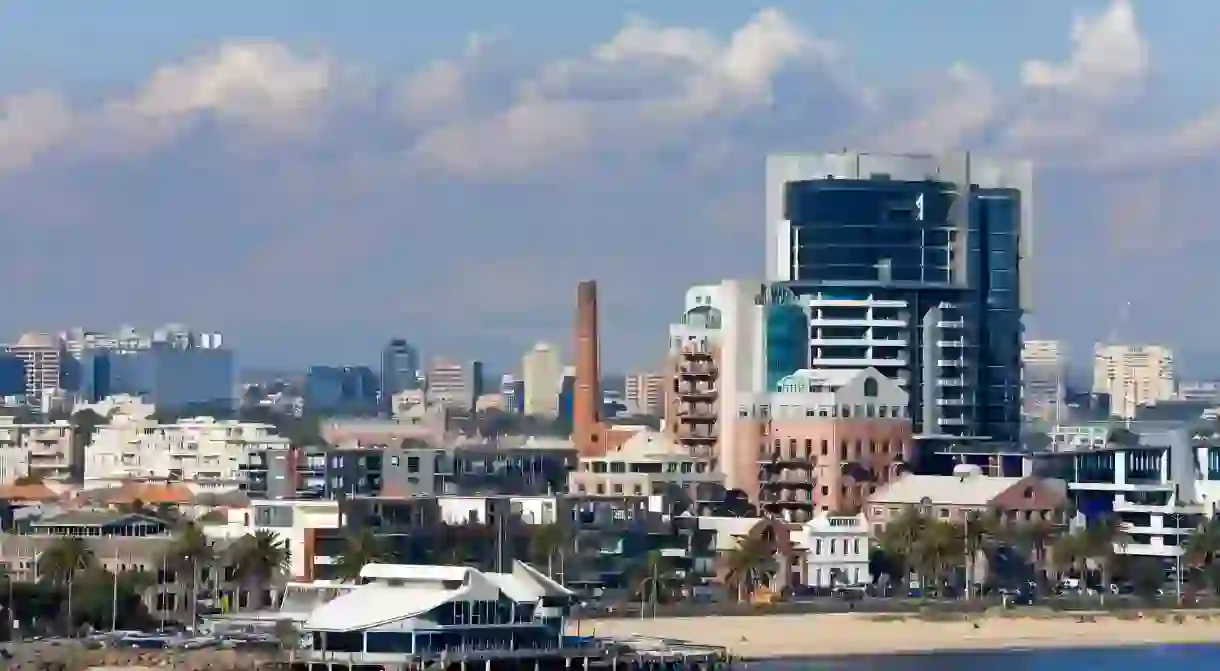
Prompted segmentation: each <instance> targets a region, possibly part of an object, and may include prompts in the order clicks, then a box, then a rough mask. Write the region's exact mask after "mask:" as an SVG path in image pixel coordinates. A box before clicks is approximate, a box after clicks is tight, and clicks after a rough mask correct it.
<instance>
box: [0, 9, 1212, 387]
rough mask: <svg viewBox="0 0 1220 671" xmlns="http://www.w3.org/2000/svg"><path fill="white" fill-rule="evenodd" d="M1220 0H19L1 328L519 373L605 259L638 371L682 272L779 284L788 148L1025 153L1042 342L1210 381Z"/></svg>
mask: <svg viewBox="0 0 1220 671" xmlns="http://www.w3.org/2000/svg"><path fill="white" fill-rule="evenodd" d="M119 7H128V11H122V10H120V9H119ZM137 8H138V9H137ZM1218 23H1220V5H1217V4H1216V3H1214V2H1203V0H1175V2H1172V3H1170V2H1148V1H1147V0H1144V1H1143V2H1141V1H1140V0H1110V1H1105V0H1080V1H1069V0H1026V1H1025V2H1021V3H999V2H977V0H922V1H921V2H919V3H912V2H906V1H905V0H869V1H868V2H861V1H860V0H853V1H849V0H792V1H788V2H783V1H780V2H774V3H759V2H753V1H738V0H735V1H734V2H719V3H715V2H712V3H709V2H706V0H703V1H701V2H695V1H694V0H668V1H667V2H649V3H644V2H638V1H637V2H627V1H624V0H598V2H586V3H571V2H559V1H558V0H554V1H552V0H518V1H517V2H512V3H504V2H490V1H488V0H450V1H449V2H446V3H440V4H429V5H428V11H427V12H420V11H419V7H418V6H417V5H416V3H405V2H390V1H389V0H381V1H374V0H345V1H344V2H333V1H331V0H259V2H253V3H252V2H240V3H239V2H237V1H236V0H212V1H211V2H207V3H153V2H141V3H135V2H131V1H130V0H129V1H128V2H126V3H125V2H119V1H117V0H116V2H114V3H109V4H107V5H106V7H105V9H102V6H101V5H99V4H97V3H83V2H70V1H68V0H58V1H55V0H53V1H49V2H48V1H47V0H0V232H2V237H0V241H2V242H0V244H2V245H3V247H2V249H3V250H5V251H6V252H7V253H6V254H5V261H4V263H2V264H0V281H2V282H3V283H4V286H5V287H6V288H7V291H5V292H4V297H3V305H4V307H5V309H4V311H3V317H0V338H3V337H11V338H15V337H16V336H17V335H18V334H19V333H21V332H23V331H31V330H33V331H57V330H62V329H66V328H69V327H72V326H84V327H87V328H91V329H110V328H114V327H117V326H119V325H121V324H138V325H146V326H155V325H157V324H161V323H167V322H182V323H187V324H191V325H194V326H196V327H199V328H206V329H209V330H211V329H215V330H220V331H223V332H225V333H226V336H227V338H228V342H229V343H230V344H231V345H233V346H234V347H236V348H237V349H238V351H239V354H240V357H241V361H242V363H243V364H245V365H260V366H301V365H305V364H308V363H327V364H338V365H348V364H350V365H356V364H374V363H376V361H377V357H378V354H377V351H378V348H379V346H380V344H381V343H383V342H384V341H385V340H387V339H389V338H390V337H405V338H408V339H409V340H411V341H412V342H415V343H417V344H418V345H419V346H420V347H421V349H422V350H423V352H424V354H425V356H433V355H447V356H451V357H458V358H470V357H475V356H478V357H481V358H484V359H486V360H489V361H491V362H492V364H493V366H495V367H496V368H497V369H501V370H512V369H513V368H515V366H516V362H517V361H518V360H519V357H520V355H521V354H522V353H523V352H524V351H525V350H526V349H528V348H529V346H530V345H531V344H532V343H534V342H535V341H538V340H546V341H551V342H556V343H558V344H559V345H560V346H561V347H563V348H568V347H569V346H570V341H571V324H572V312H573V305H574V303H575V293H576V283H577V282H578V281H579V280H581V279H596V280H598V282H599V289H600V293H601V303H602V329H603V334H602V337H603V345H602V352H603V358H604V362H605V363H604V366H605V367H606V368H607V369H610V370H626V369H629V368H636V367H640V368H645V367H650V366H655V365H657V364H658V363H659V362H660V359H661V357H662V354H663V350H664V348H665V342H666V328H667V324H669V323H670V322H672V321H674V320H675V319H676V318H677V317H678V316H679V315H680V312H681V309H682V300H683V295H684V293H685V290H686V289H687V288H688V287H689V286H691V285H694V284H700V283H713V282H717V281H719V280H721V279H724V278H741V279H755V278H761V277H762V273H763V261H764V246H763V231H764V229H765V221H764V216H763V204H762V190H763V189H762V186H763V168H764V158H765V156H766V155H767V153H769V152H799V151H809V152H820V151H826V150H834V149H840V148H843V147H852V148H857V149H861V150H868V151H900V152H901V151H912V152H913V151H918V152H925V151H926V152H948V151H961V150H970V151H977V152H981V153H989V154H995V155H999V156H1011V157H1027V158H1029V159H1031V160H1033V161H1034V164H1035V166H1036V173H1035V175H1036V187H1035V193H1034V202H1035V218H1034V222H1033V230H1034V250H1035V258H1034V260H1033V262H1032V272H1033V273H1034V288H1035V291H1034V305H1033V310H1032V312H1031V314H1030V315H1029V316H1028V317H1027V320H1026V321H1027V326H1028V329H1029V332H1030V333H1031V335H1033V336H1037V337H1050V338H1059V339H1062V340H1064V341H1066V342H1067V343H1068V344H1069V346H1070V347H1071V351H1072V352H1073V354H1074V355H1075V356H1076V357H1077V358H1078V359H1079V360H1080V361H1087V359H1088V357H1089V353H1090V350H1091V348H1092V344H1093V343H1094V342H1095V341H1097V340H1103V339H1107V338H1110V337H1114V336H1117V337H1118V338H1119V339H1121V340H1124V341H1131V342H1141V341H1142V342H1158V343H1167V344H1170V345H1172V346H1174V347H1175V348H1177V349H1178V351H1179V360H1180V361H1181V362H1183V364H1184V366H1189V368H1188V369H1187V370H1186V371H1184V372H1186V373H1188V374H1192V375H1205V374H1220V340H1217V339H1216V338H1214V337H1213V336H1212V333H1213V332H1214V331H1215V330H1216V328H1217V327H1218V326H1220V314H1218V313H1217V311H1216V310H1215V309H1214V307H1215V305H1216V300H1215V298H1214V294H1215V289H1214V287H1215V285H1216V283H1217V280H1220V264H1217V263H1215V259H1216V258H1217V257H1218V256H1220V232H1218V230H1220V229H1218V228H1217V226H1216V225H1215V222H1213V217H1214V213H1215V211H1216V209H1217V208H1216V207H1215V205H1214V191H1215V188H1216V185H1217V184H1220V93H1218V92H1220V69H1217V68H1212V67H1208V66H1207V64H1208V63H1210V62H1211V61H1212V60H1214V59H1215V58H1216V57H1217V56H1218V55H1220V53H1218V52H1217V49H1218V48H1220V47H1217V46H1216V44H1215V37H1214V35H1215V26H1216V25H1217V24H1218ZM1128 304H1129V306H1128V307H1124V306H1125V305H1128ZM5 334H7V335H5Z"/></svg>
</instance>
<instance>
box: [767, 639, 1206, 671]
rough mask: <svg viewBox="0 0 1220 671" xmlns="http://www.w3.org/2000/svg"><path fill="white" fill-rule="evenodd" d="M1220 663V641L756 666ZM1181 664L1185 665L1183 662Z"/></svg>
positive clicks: (946, 668)
mask: <svg viewBox="0 0 1220 671" xmlns="http://www.w3.org/2000/svg"><path fill="white" fill-rule="evenodd" d="M1153 664H1156V665H1175V666H1174V667H1173V668H1193V669H1217V668H1220V645H1214V644H1206V645H1157V646H1147V647H1129V648H1082V649H1070V650H1066V649H1058V650H1053V649H1037V650H1034V649H1027V650H987V651H977V652H963V651H952V652H934V653H921V654H902V655H869V656H860V657H843V658H839V659H783V660H774V661H767V662H751V663H750V665H749V669H750V671H855V670H856V669H860V670H867V671H978V670H979V669H986V670H987V671H1060V670H1063V671H1068V670H1070V671H1092V670H1093V669H1105V670H1106V671H1144V670H1145V669H1147V668H1149V665H1153ZM1177 665H1181V666H1177Z"/></svg>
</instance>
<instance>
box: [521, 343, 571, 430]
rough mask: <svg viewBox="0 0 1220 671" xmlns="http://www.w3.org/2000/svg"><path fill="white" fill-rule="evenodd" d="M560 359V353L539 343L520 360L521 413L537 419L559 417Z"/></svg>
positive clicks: (561, 366)
mask: <svg viewBox="0 0 1220 671" xmlns="http://www.w3.org/2000/svg"><path fill="white" fill-rule="evenodd" d="M562 375H563V359H562V357H560V355H559V349H558V348H556V347H555V346H554V345H551V344H550V343H544V342H540V343H538V344H537V345H534V348H533V349H531V350H530V351H529V352H526V354H525V356H523V357H521V378H522V381H523V382H525V404H524V412H525V414H527V415H533V416H536V417H557V416H558V415H559V383H560V377H561V376H562Z"/></svg>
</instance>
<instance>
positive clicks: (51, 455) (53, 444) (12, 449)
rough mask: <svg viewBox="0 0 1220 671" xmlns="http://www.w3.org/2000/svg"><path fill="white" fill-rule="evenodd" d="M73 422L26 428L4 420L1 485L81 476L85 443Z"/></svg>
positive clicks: (1, 422)
mask: <svg viewBox="0 0 1220 671" xmlns="http://www.w3.org/2000/svg"><path fill="white" fill-rule="evenodd" d="M74 435H75V430H74V428H73V427H72V425H71V424H70V423H69V422H66V421H58V422H48V423H39V424H23V423H19V422H16V421H14V418H13V417H0V482H12V481H13V480H15V479H17V478H22V477H28V476H34V477H36V478H38V479H47V480H57V481H61V482H63V481H69V480H77V479H78V478H79V476H80V472H81V471H80V469H81V464H82V461H83V459H84V442H83V441H77V440H76V439H75V438H74Z"/></svg>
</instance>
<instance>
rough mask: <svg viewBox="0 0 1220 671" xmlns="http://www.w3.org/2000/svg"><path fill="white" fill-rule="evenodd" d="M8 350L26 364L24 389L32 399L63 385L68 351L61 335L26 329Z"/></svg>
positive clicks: (26, 394)
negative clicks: (63, 373) (28, 331)
mask: <svg viewBox="0 0 1220 671" xmlns="http://www.w3.org/2000/svg"><path fill="white" fill-rule="evenodd" d="M7 350H8V353H9V354H11V355H13V356H15V357H17V358H18V359H20V360H21V363H22V365H23V366H24V367H25V389H24V393H25V396H26V398H27V399H29V400H30V401H31V402H33V401H34V400H36V399H41V398H42V396H43V394H44V393H48V392H53V391H55V390H56V389H61V388H62V387H61V381H60V376H61V373H62V366H61V365H60V364H61V363H62V359H63V357H64V356H65V355H66V352H65V351H64V349H63V344H62V343H61V342H60V341H59V340H58V339H57V338H55V337H54V336H52V335H50V334H47V333H26V334H25V335H23V336H21V338H20V339H18V340H17V342H16V344H13V345H9V346H8V347H7Z"/></svg>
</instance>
